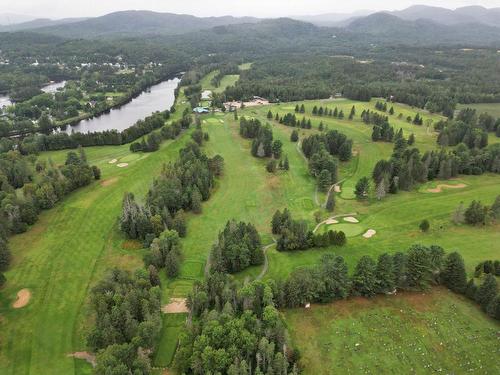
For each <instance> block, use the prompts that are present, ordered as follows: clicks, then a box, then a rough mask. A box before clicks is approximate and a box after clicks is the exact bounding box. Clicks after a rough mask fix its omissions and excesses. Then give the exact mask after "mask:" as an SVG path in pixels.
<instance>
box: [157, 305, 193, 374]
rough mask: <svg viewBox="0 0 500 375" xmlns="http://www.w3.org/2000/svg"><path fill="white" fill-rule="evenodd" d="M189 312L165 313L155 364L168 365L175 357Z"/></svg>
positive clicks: (159, 365) (158, 365)
mask: <svg viewBox="0 0 500 375" xmlns="http://www.w3.org/2000/svg"><path fill="white" fill-rule="evenodd" d="M186 318H187V314H185V313H182V314H163V325H162V329H161V333H160V341H159V343H158V348H157V350H156V353H155V354H154V357H153V358H154V359H153V366H155V367H168V366H170V364H171V362H172V360H173V359H174V354H175V351H176V349H177V342H178V340H177V338H178V337H179V335H180V333H181V332H182V329H183V328H184V323H185V322H186Z"/></svg>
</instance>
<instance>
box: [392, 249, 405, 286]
mask: <svg viewBox="0 0 500 375" xmlns="http://www.w3.org/2000/svg"><path fill="white" fill-rule="evenodd" d="M406 260H407V259H406V254H403V253H401V252H397V253H396V254H394V256H393V257H392V261H393V270H394V281H395V283H396V287H398V288H404V287H405V286H406Z"/></svg>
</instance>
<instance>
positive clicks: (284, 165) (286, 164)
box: [283, 155, 290, 171]
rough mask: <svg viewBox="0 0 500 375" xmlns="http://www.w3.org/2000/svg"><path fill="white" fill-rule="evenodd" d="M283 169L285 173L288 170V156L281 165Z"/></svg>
mask: <svg viewBox="0 0 500 375" xmlns="http://www.w3.org/2000/svg"><path fill="white" fill-rule="evenodd" d="M283 169H284V170H285V171H288V170H289V169H290V164H289V163H288V156H287V155H285V161H284V163H283Z"/></svg>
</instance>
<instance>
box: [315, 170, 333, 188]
mask: <svg viewBox="0 0 500 375" xmlns="http://www.w3.org/2000/svg"><path fill="white" fill-rule="evenodd" d="M331 184H332V175H331V173H330V171H328V170H326V169H323V170H322V171H321V172H320V174H319V176H318V187H319V189H320V190H322V191H326V190H327V189H328V188H329V187H330V185H331Z"/></svg>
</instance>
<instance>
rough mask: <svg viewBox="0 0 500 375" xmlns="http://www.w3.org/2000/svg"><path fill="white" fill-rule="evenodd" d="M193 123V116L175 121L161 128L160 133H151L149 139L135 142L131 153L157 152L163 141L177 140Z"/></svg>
mask: <svg viewBox="0 0 500 375" xmlns="http://www.w3.org/2000/svg"><path fill="white" fill-rule="evenodd" d="M191 121H192V118H191V116H189V115H187V114H185V115H184V116H183V118H182V119H181V120H177V121H173V122H172V123H171V124H168V125H163V126H161V128H160V131H159V132H155V131H151V133H149V135H148V136H147V137H143V138H142V140H141V141H140V142H133V143H132V144H131V145H130V151H132V152H154V151H157V150H158V149H159V148H160V145H161V142H162V141H163V140H165V139H175V138H177V137H178V136H179V134H181V131H182V130H183V129H187V128H189V126H190V124H191Z"/></svg>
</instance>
